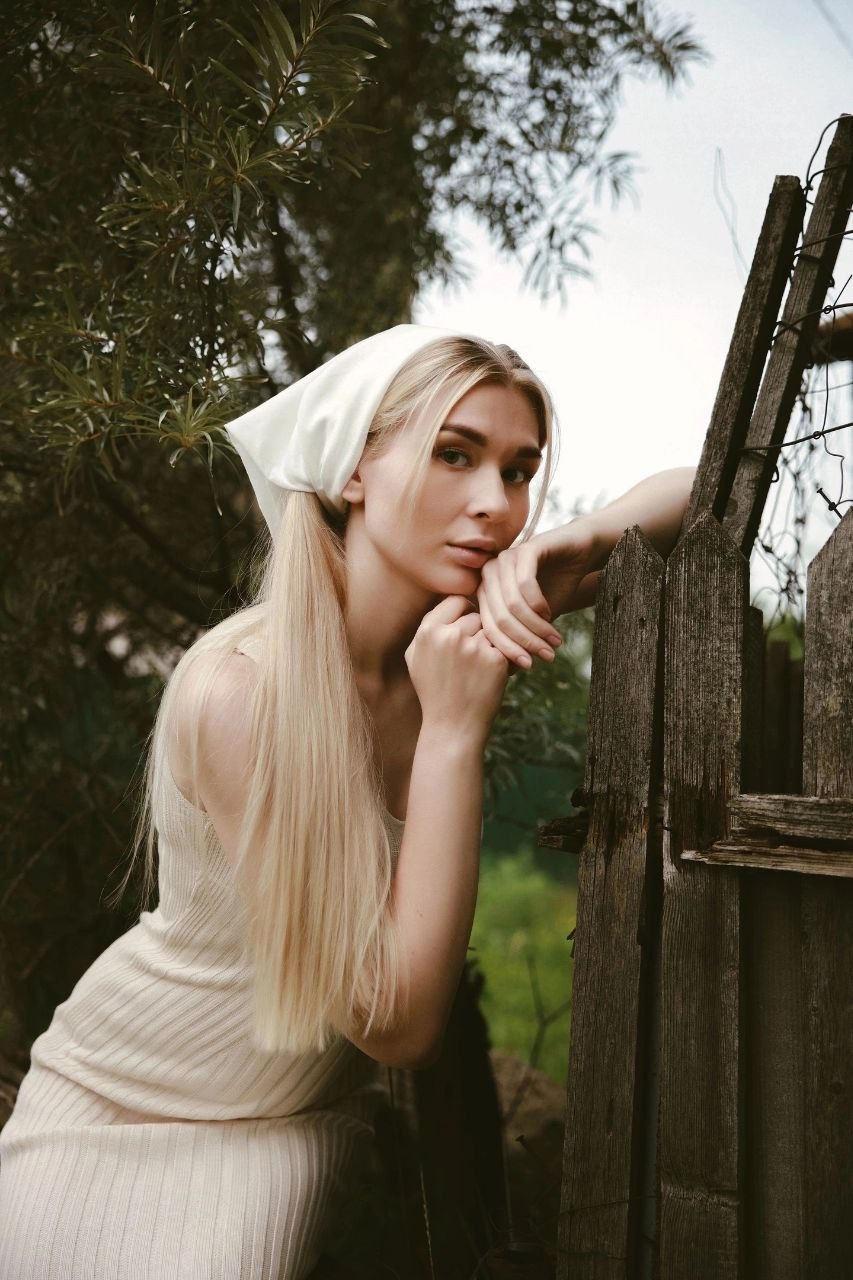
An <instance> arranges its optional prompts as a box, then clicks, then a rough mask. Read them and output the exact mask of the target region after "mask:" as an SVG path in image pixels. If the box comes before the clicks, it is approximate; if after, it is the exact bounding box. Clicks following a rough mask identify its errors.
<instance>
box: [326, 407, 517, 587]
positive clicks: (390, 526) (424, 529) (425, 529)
mask: <svg viewBox="0 0 853 1280" xmlns="http://www.w3.org/2000/svg"><path fill="white" fill-rule="evenodd" d="M418 425H419V424H418V423H417V422H413V423H412V424H410V427H409V428H407V429H406V430H405V431H403V432H400V433H399V434H398V435H397V436H396V438H395V439H394V441H393V443H392V444H391V445H390V446H389V447H388V448H387V449H386V451H385V452H384V453H383V454H382V455H381V456H380V457H376V458H372V459H369V460H367V461H362V462H361V463H360V465H359V469H358V471H357V472H356V474H355V476H354V477H353V479H351V480H350V481H349V482H348V484H347V487H346V488H345V489H344V491H343V496H344V497H345V498H347V499H348V500H349V501H350V502H351V503H352V504H353V506H352V507H351V509H350V516H349V519H350V522H351V523H352V522H353V520H354V517H355V521H356V523H357V525H358V530H359V532H358V536H359V537H366V538H367V539H369V541H370V542H371V544H372V545H373V548H374V549H375V551H376V552H377V553H378V554H379V555H380V556H381V557H383V558H385V559H386V560H387V561H390V562H391V563H392V564H393V565H394V566H395V567H396V568H397V569H398V570H399V571H401V572H402V573H403V574H404V575H405V576H406V577H408V578H410V579H413V580H414V581H416V582H417V583H418V584H419V585H421V586H422V587H423V588H424V590H425V591H426V592H427V593H428V594H430V595H441V596H444V595H466V596H467V595H471V594H472V593H473V592H475V591H476V589H477V586H478V584H479V581H480V576H481V569H482V566H483V564H484V563H485V561H486V559H487V558H489V557H488V556H487V555H486V554H483V553H480V554H477V553H471V552H468V553H467V554H466V553H465V552H464V551H460V550H458V544H459V543H470V542H478V541H482V542H483V543H486V544H488V545H489V546H490V548H491V550H492V553H493V554H495V555H496V554H497V553H498V552H500V551H503V550H505V549H506V548H507V547H509V546H511V544H512V543H513V542H514V541H515V539H516V538H517V537H518V535H519V534H520V533H521V531H522V529H523V528H524V525H525V523H526V521H527V518H528V515H529V513H530V484H531V481H532V479H533V476H534V475H535V474H536V471H537V469H538V468H539V466H540V464H541V451H540V448H539V424H538V421H537V417H536V413H535V411H534V409H533V406H532V405H531V404H530V402H529V401H528V399H527V397H526V396H525V395H524V393H523V392H521V391H519V390H517V389H516V388H515V387H501V386H495V385H492V384H486V385H481V386H477V387H474V388H473V389H472V390H471V391H468V392H466V394H465V395H464V396H462V397H461V398H460V399H459V400H457V402H456V404H455V405H454V406H453V408H452V409H451V410H450V412H449V413H448V414H447V417H446V418H445V421H444V423H443V425H442V428H441V431H440V432H439V434H438V437H437V439H436V441H435V444H434V445H433V449H432V457H431V458H430V461H429V463H428V464H427V474H426V479H425V483H424V487H423V489H422V491H421V495H420V498H419V501H418V505H417V508H416V510H415V511H414V512H413V518H412V520H411V522H410V523H408V524H406V523H405V522H403V521H401V518H400V510H399V499H398V496H397V495H398V494H399V492H400V488H401V486H402V482H403V478H404V476H405V474H406V471H407V469H408V466H409V464H410V462H411V460H412V458H413V456H414V454H415V452H416V449H417V443H418V439H419V435H418ZM347 532H348V535H349V533H350V530H348V531H347ZM352 532H353V533H355V528H353V530H352Z"/></svg>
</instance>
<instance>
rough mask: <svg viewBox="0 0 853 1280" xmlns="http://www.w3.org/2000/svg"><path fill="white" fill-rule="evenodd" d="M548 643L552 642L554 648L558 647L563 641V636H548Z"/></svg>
mask: <svg viewBox="0 0 853 1280" xmlns="http://www.w3.org/2000/svg"><path fill="white" fill-rule="evenodd" d="M548 643H549V644H552V645H553V646H554V648H555V649H559V647H560V645H561V644H562V643H563V637H562V636H549V637H548Z"/></svg>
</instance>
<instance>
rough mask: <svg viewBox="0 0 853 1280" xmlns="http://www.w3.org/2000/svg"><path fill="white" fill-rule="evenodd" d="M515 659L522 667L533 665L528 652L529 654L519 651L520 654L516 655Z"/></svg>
mask: <svg viewBox="0 0 853 1280" xmlns="http://www.w3.org/2000/svg"><path fill="white" fill-rule="evenodd" d="M516 661H517V662H519V663H521V665H522V666H523V667H532V666H533V659H532V658H531V656H530V654H529V653H520V654H519V655H518V657H517V659H516Z"/></svg>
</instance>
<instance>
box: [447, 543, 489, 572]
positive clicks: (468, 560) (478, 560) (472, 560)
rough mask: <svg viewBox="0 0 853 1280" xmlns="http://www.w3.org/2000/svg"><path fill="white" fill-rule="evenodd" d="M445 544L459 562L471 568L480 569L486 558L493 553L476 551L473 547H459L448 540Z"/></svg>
mask: <svg viewBox="0 0 853 1280" xmlns="http://www.w3.org/2000/svg"><path fill="white" fill-rule="evenodd" d="M447 546H448V549H449V550H450V551H452V552H453V555H454V557H455V558H456V559H457V560H458V561H459V562H460V564H466V565H468V566H469V567H470V568H472V569H482V567H483V565H484V564H485V563H486V561H487V560H492V559H493V558H494V553H493V552H491V551H478V550H477V549H476V548H475V547H459V546H457V545H456V544H455V543H453V542H448V544H447Z"/></svg>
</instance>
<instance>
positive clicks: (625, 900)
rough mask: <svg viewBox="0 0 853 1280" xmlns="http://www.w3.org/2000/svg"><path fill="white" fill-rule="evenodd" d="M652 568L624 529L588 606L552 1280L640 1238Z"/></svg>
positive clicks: (609, 1270) (651, 555) (618, 1259)
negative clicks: (586, 812) (591, 624)
mask: <svg viewBox="0 0 853 1280" xmlns="http://www.w3.org/2000/svg"><path fill="white" fill-rule="evenodd" d="M663 571H664V566H663V561H662V560H661V558H660V556H659V555H658V553H657V552H656V551H655V549H654V548H653V547H652V546H651V544H650V543H649V542H648V541H647V539H646V538H645V537H644V536H643V534H642V533H641V532H640V530H639V528H637V527H636V526H634V527H633V528H632V529H629V530H628V531H627V532H626V533H625V534H624V535H623V537H622V538H621V539H620V541H619V542H618V544H617V545H616V547H615V548H614V550H613V551H612V552H611V554H610V557H609V558H608V561H607V566H606V568H605V570H604V574H603V577H602V581H601V585H600V587H599V594H598V600H597V604H596V617H595V637H594V645H593V659H592V678H591V683H590V701H589V744H588V754H587V767H586V777H585V782H584V793H585V796H586V798H587V802H588V804H589V809H590V823H589V832H588V836H587V839H586V842H585V844H584V847H583V850H582V852H581V859H580V864H579V873H578V909H577V926H576V929H575V950H574V979H573V993H572V1029H571V1043H570V1049H569V1074H568V1096H567V1114H566V1137H565V1145H564V1149H563V1183H562V1196H561V1212H560V1230H559V1234H558V1258H559V1262H558V1271H557V1275H558V1278H559V1280H568V1278H569V1277H571V1280H626V1277H627V1276H628V1275H629V1274H631V1275H634V1274H635V1271H634V1269H633V1268H634V1258H635V1257H636V1256H637V1250H638V1248H639V1242H638V1234H639V1224H640V1206H639V1204H638V1195H637V1191H636V1188H637V1187H638V1185H641V1184H642V1165H643V1158H644V1155H647V1152H648V1138H649V1133H648V1121H647V1120H645V1119H644V1116H647V1114H648V1108H647V1107H644V1106H643V1098H644V1097H645V1095H646V1082H647V1078H648V1054H649V1052H650V1046H649V1045H648V1043H647V1042H644V1039H643V1036H642V1034H641V1030H640V1029H641V1028H643V1027H646V1026H647V1025H648V1019H647V1018H645V1016H643V1012H642V1011H643V1009H644V1008H645V1003H644V1002H646V1003H647V998H646V996H645V995H644V992H646V990H647V988H648V984H649V981H650V977H649V975H650V973H651V972H652V966H653V955H652V953H653V950H654V943H655V938H656V934H657V919H656V912H657V910H658V905H659V892H658V888H659V877H660V864H659V862H658V863H657V864H656V865H655V864H654V860H653V859H651V860H649V859H647V841H648V836H649V826H650V821H649V813H650V794H651V792H652V791H653V779H652V769H653V759H654V709H655V690H656V682H657V678H658V644H659V634H660V609H661V604H660V601H661V587H662V583H663ZM656 895H657V897H656ZM651 1124H652V1130H653V1128H654V1124H653V1117H652V1120H651ZM652 1138H653V1133H652Z"/></svg>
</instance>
